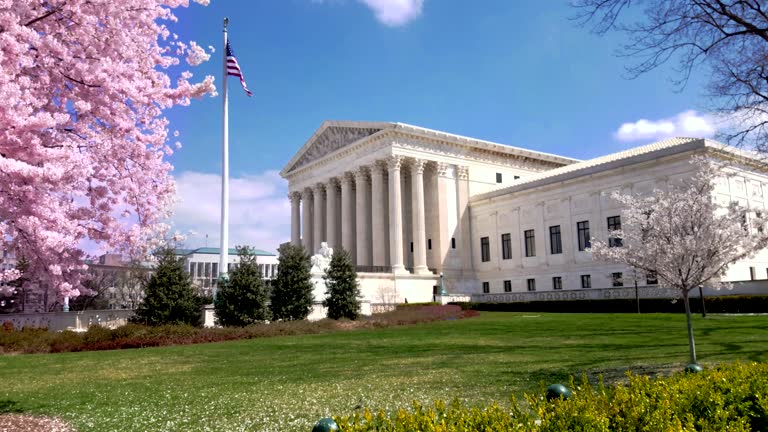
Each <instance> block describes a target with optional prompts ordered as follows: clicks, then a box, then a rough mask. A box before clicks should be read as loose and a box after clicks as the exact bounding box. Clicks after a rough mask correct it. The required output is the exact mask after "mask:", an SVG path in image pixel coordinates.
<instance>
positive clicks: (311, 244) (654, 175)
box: [281, 121, 768, 303]
mask: <svg viewBox="0 0 768 432" xmlns="http://www.w3.org/2000/svg"><path fill="white" fill-rule="evenodd" d="M707 149H709V150H717V151H719V152H721V153H723V154H728V155H730V156H733V155H734V154H735V153H732V152H731V153H729V150H727V149H725V148H724V147H722V146H721V145H719V144H717V143H714V142H711V141H706V140H691V139H677V140H668V141H665V142H662V143H657V144H654V145H651V146H645V147H640V148H637V149H632V150H629V151H626V152H621V153H617V154H613V155H608V156H605V157H602V158H596V159H592V160H589V161H578V160H575V159H571V158H567V157H563V156H557V155H552V154H547V153H541V152H536V151H532V150H527V149H523V148H518V147H511V146H506V145H501V144H496V143H492V142H488V141H483V140H478V139H474V138H468V137H462V136H458V135H453V134H448V133H444V132H439V131H434V130H429V129H424V128H420V127H416V126H411V125H406V124H401V123H369V122H334V121H328V122H325V123H323V125H322V126H321V127H320V128H319V129H318V130H317V131H316V132H315V133H314V135H312V137H311V138H310V139H309V140H308V141H307V143H306V144H305V145H304V146H303V147H302V148H301V149H300V150H299V151H298V152H297V153H296V155H295V156H294V157H293V158H292V159H291V160H290V161H289V162H288V164H286V166H285V168H284V169H283V170H282V171H281V175H282V176H283V177H284V178H285V179H287V180H288V185H289V186H288V188H289V198H290V201H291V242H292V243H294V244H297V245H302V246H304V247H305V248H306V249H307V250H308V251H309V252H310V253H314V252H315V251H317V250H318V249H319V248H320V243H321V242H323V241H326V242H328V244H329V245H330V247H332V248H339V247H343V248H344V249H346V250H347V251H349V252H350V254H351V256H352V258H353V261H354V263H355V265H356V266H357V269H358V273H359V277H360V284H361V289H362V291H363V295H364V297H365V298H366V299H367V300H369V301H371V302H372V303H383V302H402V301H406V300H407V301H409V302H415V301H430V300H432V296H433V294H434V293H435V292H436V291H437V286H438V285H439V284H440V275H443V278H442V279H443V280H442V284H443V286H444V287H445V289H446V290H447V291H448V292H450V293H467V294H478V293H479V294H482V293H487V294H491V293H498V292H521V291H523V292H525V291H531V290H538V291H541V290H568V289H584V288H587V286H585V284H584V283H583V282H584V281H585V280H586V279H585V278H584V277H583V276H584V275H589V279H590V280H589V283H588V284H586V285H588V287H590V288H591V287H602V286H613V285H614V281H613V280H612V277H613V276H615V274H616V273H622V272H623V269H617V268H616V266H610V265H608V266H606V265H602V264H597V263H594V262H593V261H592V259H591V256H589V253H588V252H585V251H583V250H582V249H584V247H583V246H584V245H583V244H579V236H582V237H583V236H584V234H585V232H584V228H585V227H588V228H587V232H588V233H589V235H593V236H599V235H602V233H605V232H607V229H608V228H607V226H603V225H606V223H608V221H609V219H608V218H612V219H610V221H611V222H612V223H620V212H619V210H620V209H618V208H615V207H611V206H612V204H611V203H610V202H609V201H608V200H607V198H605V197H606V196H607V195H608V193H607V192H610V191H612V190H616V189H617V188H620V189H624V190H627V189H631V190H643V189H644V188H648V187H656V186H659V185H662V186H663V184H664V182H666V181H675V179H677V178H681V177H684V176H685V175H687V173H689V172H690V170H691V166H690V164H689V163H688V161H689V160H690V157H691V156H692V155H693V154H694V153H697V152H701V151H704V150H707ZM739 157H742V156H739ZM742 159H743V157H742ZM738 166H739V167H741V168H738V169H741V170H742V171H744V172H743V173H742V176H741V178H742V179H743V181H744V184H745V186H744V190H745V191H746V190H751V189H749V188H750V187H752V185H753V183H754V184H758V183H759V184H760V185H762V184H768V178H766V177H765V173H762V172H759V171H760V170H758V169H755V167H759V164H757V163H755V164H753V165H752V166H750V167H748V168H743V166H744V164H743V163H742V164H741V165H738ZM755 182H756V183H755ZM720 188H721V189H722V185H721V187H720ZM732 190H733V193H731V191H732ZM720 192H721V194H723V197H725V196H726V195H727V196H728V198H727V199H737V200H742V199H743V200H745V203H746V204H748V205H750V206H751V207H757V206H759V207H760V208H762V207H763V206H764V203H766V202H768V196H765V197H763V195H762V194H766V193H768V191H767V190H766V188H765V187H762V186H761V187H760V199H759V200H758V199H757V195H754V194H748V195H749V196H748V197H747V196H745V197H742V196H738V192H736V186H733V188H731V187H730V185H729V186H728V190H727V193H726V192H722V190H721V191H720ZM744 193H745V194H747V192H744ZM722 199H726V198H722ZM617 217H618V219H617ZM585 223H586V224H585ZM590 230H591V231H590ZM553 239H555V240H554V241H555V243H557V244H554V245H553ZM534 249H535V251H534ZM753 261H754V262H752V263H745V264H744V265H742V264H741V263H740V264H739V265H737V266H734V268H733V269H732V273H733V274H732V275H731V274H729V276H732V277H733V278H734V279H739V278H742V277H743V273H744V268H749V267H754V268H761V269H762V273H766V274H765V275H763V276H764V277H765V278H768V273H767V272H768V259H766V257H763V256H762V255H760V256H758V257H756V259H755V260H753ZM745 265H746V267H745ZM751 271H753V272H754V271H755V270H751ZM762 273H761V274H762ZM531 280H533V282H531Z"/></svg>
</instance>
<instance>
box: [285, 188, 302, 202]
mask: <svg viewBox="0 0 768 432" xmlns="http://www.w3.org/2000/svg"><path fill="white" fill-rule="evenodd" d="M288 199H290V200H291V202H294V201H301V193H300V192H298V191H292V192H288Z"/></svg>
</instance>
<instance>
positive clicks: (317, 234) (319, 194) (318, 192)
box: [312, 183, 325, 255]
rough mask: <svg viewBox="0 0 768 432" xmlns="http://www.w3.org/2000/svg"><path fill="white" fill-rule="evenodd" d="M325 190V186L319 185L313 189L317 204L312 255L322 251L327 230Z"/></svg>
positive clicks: (314, 213)
mask: <svg viewBox="0 0 768 432" xmlns="http://www.w3.org/2000/svg"><path fill="white" fill-rule="evenodd" d="M323 189H325V185H323V184H322V183H317V184H316V185H315V186H314V187H313V188H312V195H313V199H314V204H315V211H314V212H312V218H313V219H314V225H313V227H312V240H313V241H312V255H314V254H315V253H316V252H317V251H318V250H320V243H322V242H324V241H325V239H324V238H323V235H324V234H325V230H324V229H323V218H324V217H325V205H324V204H325V200H324V199H323Z"/></svg>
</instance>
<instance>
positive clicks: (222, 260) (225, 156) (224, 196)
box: [213, 18, 229, 298]
mask: <svg viewBox="0 0 768 432" xmlns="http://www.w3.org/2000/svg"><path fill="white" fill-rule="evenodd" d="M227 24H229V18H224V48H223V49H222V50H221V52H222V56H221V57H222V59H223V67H222V71H223V74H222V78H223V79H222V93H221V94H222V99H223V101H222V108H223V116H222V125H223V129H222V134H221V135H222V136H221V246H220V248H219V280H222V279H226V278H227V264H228V263H229V106H228V105H229V103H228V102H229V101H228V99H227ZM217 286H218V284H217ZM216 288H217V287H216V286H214V287H213V298H216V291H217V289H216Z"/></svg>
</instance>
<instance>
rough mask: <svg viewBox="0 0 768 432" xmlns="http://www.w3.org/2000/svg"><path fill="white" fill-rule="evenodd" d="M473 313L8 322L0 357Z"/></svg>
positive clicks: (440, 310)
mask: <svg viewBox="0 0 768 432" xmlns="http://www.w3.org/2000/svg"><path fill="white" fill-rule="evenodd" d="M477 314H478V312H476V311H464V310H462V309H461V308H460V307H458V306H455V305H453V306H423V307H419V308H414V307H408V308H402V309H401V308H398V309H396V310H394V311H392V312H387V313H382V314H376V315H373V316H371V317H362V319H360V320H358V321H346V320H341V321H334V320H328V319H325V320H320V321H306V320H302V321H278V322H272V323H263V324H255V325H251V326H248V327H225V328H198V327H192V326H188V325H163V326H156V327H151V326H145V325H140V324H127V325H124V326H121V327H118V328H116V329H113V330H110V329H107V328H104V327H100V326H91V327H90V328H89V329H88V331H86V332H82V333H77V332H73V331H63V332H58V333H53V332H48V331H47V330H46V329H28V328H25V329H21V330H14V329H13V326H12V325H10V322H8V321H6V322H4V323H3V327H2V329H0V353H49V352H51V353H57V352H74V351H96V350H112V349H128V348H143V347H156V346H167V345H187V344H197V343H206V342H221V341H228V340H237V339H254V338H262V337H273V336H288V335H307V334H318V333H329V332H333V331H341V330H349V329H355V328H382V327H392V326H400V325H409V324H417V323H424V322H431V321H440V320H449V319H459V318H467V317H471V316H475V315H477Z"/></svg>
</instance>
